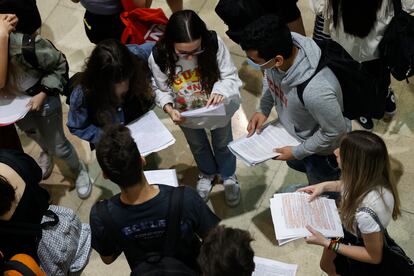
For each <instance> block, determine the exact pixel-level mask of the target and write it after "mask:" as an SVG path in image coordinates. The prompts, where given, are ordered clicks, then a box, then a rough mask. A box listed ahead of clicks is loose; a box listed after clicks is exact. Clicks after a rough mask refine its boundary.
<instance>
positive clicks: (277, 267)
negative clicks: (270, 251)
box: [252, 257, 298, 276]
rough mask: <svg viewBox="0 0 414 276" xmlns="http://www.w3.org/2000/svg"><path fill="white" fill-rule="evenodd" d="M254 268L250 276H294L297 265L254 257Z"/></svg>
mask: <svg viewBox="0 0 414 276" xmlns="http://www.w3.org/2000/svg"><path fill="white" fill-rule="evenodd" d="M254 263H255V265H256V266H255V268H254V272H253V274H252V276H295V275H296V271H297V270H298V265H296V264H287V263H282V262H278V261H274V260H270V259H265V258H260V257H254Z"/></svg>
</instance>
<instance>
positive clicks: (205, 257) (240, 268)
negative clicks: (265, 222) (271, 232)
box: [198, 225, 255, 276]
mask: <svg viewBox="0 0 414 276" xmlns="http://www.w3.org/2000/svg"><path fill="white" fill-rule="evenodd" d="M252 241H253V238H252V236H251V235H250V233H249V232H248V231H245V230H242V229H237V228H229V227H225V226H223V225H219V226H217V227H215V228H213V229H211V230H210V232H209V233H208V235H207V237H206V238H205V239H204V240H203V244H202V246H201V249H200V254H199V256H198V263H199V265H200V268H201V271H202V275H209V276H221V275H238V276H250V275H252V273H253V271H254V268H255V264H254V261H253V258H254V251H253V249H252V247H251V245H250V243H251V242H252Z"/></svg>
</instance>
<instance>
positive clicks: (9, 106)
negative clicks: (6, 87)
mask: <svg viewBox="0 0 414 276" xmlns="http://www.w3.org/2000/svg"><path fill="white" fill-rule="evenodd" d="M30 99H31V97H29V96H18V97H16V96H0V126H6V125H10V124H13V123H14V122H16V121H18V120H20V119H23V118H24V116H26V114H27V113H28V112H29V110H30V106H27V105H28V103H29V102H30Z"/></svg>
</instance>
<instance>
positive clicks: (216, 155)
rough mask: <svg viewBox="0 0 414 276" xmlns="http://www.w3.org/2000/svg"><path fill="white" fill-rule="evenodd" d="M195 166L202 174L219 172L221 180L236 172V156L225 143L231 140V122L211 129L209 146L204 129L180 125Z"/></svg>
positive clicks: (210, 174)
mask: <svg viewBox="0 0 414 276" xmlns="http://www.w3.org/2000/svg"><path fill="white" fill-rule="evenodd" d="M181 129H182V131H183V132H184V135H185V138H186V139H187V142H188V145H189V146H190V149H191V152H192V153H193V156H194V159H195V161H196V163H197V167H198V169H199V170H200V172H201V173H202V174H204V175H208V176H212V175H216V174H220V176H221V178H222V179H223V180H225V179H227V178H229V177H231V176H232V175H234V173H235V172H236V157H235V156H234V155H233V154H232V153H231V151H230V150H229V148H228V147H227V145H228V144H229V143H230V142H231V141H232V140H233V134H232V131H231V122H229V123H228V124H227V125H226V126H225V127H222V128H216V129H213V130H211V131H210V132H211V144H212V145H211V146H210V142H209V140H208V137H207V133H206V130H205V129H192V128H186V127H181Z"/></svg>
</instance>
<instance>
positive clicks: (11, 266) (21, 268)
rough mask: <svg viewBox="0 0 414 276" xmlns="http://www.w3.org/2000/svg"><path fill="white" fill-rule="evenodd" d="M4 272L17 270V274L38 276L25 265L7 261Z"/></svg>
mask: <svg viewBox="0 0 414 276" xmlns="http://www.w3.org/2000/svg"><path fill="white" fill-rule="evenodd" d="M3 270H4V271H8V270H16V271H17V272H20V273H21V274H22V275H23V276H36V274H35V273H34V272H33V271H32V270H31V269H30V268H28V267H27V266H26V265H25V264H24V263H21V262H19V261H15V260H13V261H7V262H6V263H5V264H4V265H3Z"/></svg>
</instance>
